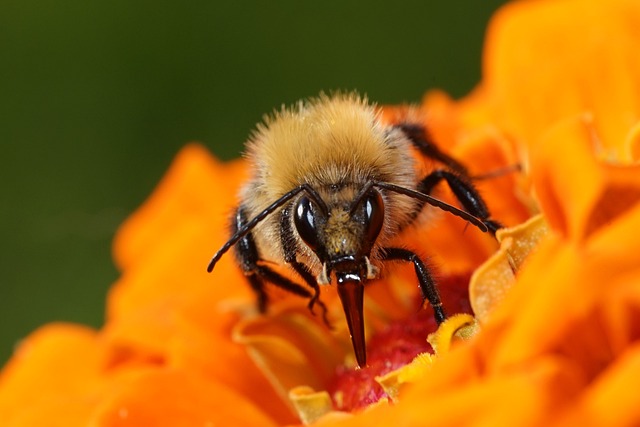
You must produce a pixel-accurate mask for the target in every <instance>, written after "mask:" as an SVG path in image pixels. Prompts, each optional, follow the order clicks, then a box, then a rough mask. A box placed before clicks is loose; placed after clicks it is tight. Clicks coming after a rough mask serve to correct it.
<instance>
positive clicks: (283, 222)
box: [280, 206, 332, 328]
mask: <svg viewBox="0 0 640 427" xmlns="http://www.w3.org/2000/svg"><path fill="white" fill-rule="evenodd" d="M290 212H291V211H290V206H287V207H286V208H284V209H283V210H282V214H281V216H280V242H281V243H282V248H283V250H284V260H285V262H286V263H287V264H289V265H290V266H291V268H293V269H294V271H295V272H296V273H298V275H299V276H300V277H301V278H302V280H304V281H305V283H306V284H307V285H309V287H310V288H311V289H313V296H312V297H311V299H310V300H309V303H308V304H307V307H308V308H309V311H310V312H311V313H312V314H313V315H315V312H314V311H313V308H314V307H315V305H316V304H318V305H319V306H320V308H321V309H322V320H323V321H324V323H325V325H327V327H329V328H332V326H331V323H330V322H329V319H328V317H327V306H326V305H325V304H324V303H323V302H322V301H320V285H318V281H317V280H316V278H315V277H314V275H313V274H312V273H311V271H310V270H309V268H308V267H307V266H306V265H305V264H302V263H301V262H298V260H297V259H296V255H297V250H296V241H295V239H293V238H292V236H293V235H294V234H293V230H292V227H291V220H290V219H289V218H290V216H289V215H290Z"/></svg>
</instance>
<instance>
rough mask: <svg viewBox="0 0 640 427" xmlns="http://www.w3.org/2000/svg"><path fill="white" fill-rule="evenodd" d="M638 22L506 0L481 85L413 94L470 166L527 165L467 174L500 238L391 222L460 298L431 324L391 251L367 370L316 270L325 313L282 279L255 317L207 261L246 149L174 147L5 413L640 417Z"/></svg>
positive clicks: (344, 421) (23, 357) (42, 334)
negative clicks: (100, 288)
mask: <svg viewBox="0 0 640 427" xmlns="http://www.w3.org/2000/svg"><path fill="white" fill-rule="evenodd" d="M577 15H579V18H580V19H576V16H577ZM638 28H640V4H638V2H637V1H633V0H615V1H609V2H605V1H595V0H590V1H583V0H562V1H550V0H549V1H521V2H516V3H512V4H509V5H508V6H506V7H505V8H503V9H502V10H501V11H499V12H498V13H497V14H496V16H495V18H494V20H493V22H492V24H491V26H490V28H489V31H488V36H487V44H486V50H485V62H484V77H483V80H482V82H481V83H480V84H479V86H478V87H477V88H476V89H475V90H474V91H473V92H472V93H471V94H470V95H469V96H467V97H466V98H464V99H462V100H460V101H453V100H451V99H449V98H448V97H447V96H446V95H445V94H443V93H441V92H430V93H428V94H427V95H426V97H425V99H424V102H423V104H422V106H421V108H420V109H419V110H415V111H412V112H411V114H414V115H416V117H418V118H420V119H421V120H423V121H424V123H425V124H426V126H428V128H429V130H430V131H431V133H432V134H433V136H434V139H435V140H436V141H439V142H440V144H441V145H442V147H443V149H445V150H446V151H447V152H448V153H449V154H450V155H452V156H453V157H455V158H456V159H458V160H459V161H461V162H462V163H463V164H465V165H466V166H467V167H468V168H469V171H470V173H471V175H475V176H479V175H483V174H486V173H488V172H491V171H495V170H500V169H502V168H505V167H509V166H512V165H515V164H519V165H521V167H522V171H521V172H519V173H506V174H502V175H499V176H497V177H494V178H491V179H485V180H481V181H479V182H478V187H479V189H480V191H481V192H482V194H483V195H484V196H485V198H486V200H487V203H488V205H489V206H490V208H491V210H492V213H493V214H494V216H495V217H496V218H498V219H500V220H501V221H503V222H504V223H505V224H506V225H507V226H508V227H509V230H507V231H504V232H502V235H501V236H499V237H500V240H501V242H500V245H498V243H497V242H495V241H494V240H492V239H491V238H488V237H487V236H485V235H482V234H481V233H479V232H477V231H476V230H473V229H468V230H465V229H464V224H463V223H461V222H460V220H459V219H457V218H454V217H451V216H448V215H444V214H443V215H440V216H438V217H437V218H433V220H432V224H431V225H432V226H428V225H426V226H424V227H420V228H418V229H416V230H415V232H414V233H411V235H410V236H407V237H406V244H407V245H408V246H411V247H418V248H420V249H421V251H423V252H424V254H426V255H428V256H429V257H430V259H431V260H432V264H434V265H435V266H436V267H437V269H438V271H439V276H440V282H441V289H442V292H443V299H444V300H445V304H446V305H448V306H449V307H451V310H455V311H456V312H461V313H466V314H463V315H462V317H458V316H456V317H454V318H452V319H451V322H448V323H447V326H446V327H445V328H440V329H438V330H437V331H436V327H435V324H434V322H433V319H432V318H431V316H430V313H429V311H428V309H425V310H424V311H418V307H419V302H420V301H419V298H418V296H417V289H416V286H415V278H414V276H412V274H411V271H410V270H405V269H402V268H398V269H395V270H393V271H391V272H390V273H389V274H388V275H387V276H386V277H385V278H384V279H383V280H380V281H376V282H375V283H372V284H371V285H370V286H368V289H367V292H366V298H367V301H366V310H367V313H366V318H367V322H368V323H369V324H368V329H367V330H368V331H370V335H371V336H370V337H368V343H369V346H370V348H369V351H370V365H372V366H371V369H370V370H367V369H369V368H367V369H362V370H359V371H356V370H353V369H352V367H353V360H352V356H351V349H350V343H349V340H348V333H347V331H346V326H345V324H344V322H343V321H341V320H340V319H341V311H340V307H339V304H336V301H337V300H336V297H335V295H334V294H333V291H332V290H331V288H325V289H323V292H322V299H323V301H326V303H327V305H328V307H329V317H330V319H331V321H332V324H333V325H334V330H333V331H332V330H329V329H328V328H327V327H326V325H325V324H324V323H323V322H322V319H320V318H316V317H314V316H312V315H310V314H309V313H308V311H307V310H306V308H305V306H304V305H305V304H304V303H301V301H300V300H299V299H296V298H295V297H291V296H289V295H286V294H284V293H283V294H277V293H275V294H274V297H273V304H272V306H271V308H270V310H269V312H268V313H267V314H266V315H259V313H257V311H256V309H255V304H254V296H253V294H252V292H251V290H250V288H249V286H247V285H246V283H245V280H244V277H243V275H242V273H241V272H240V270H239V269H238V268H237V266H236V265H235V264H234V261H233V259H232V257H225V258H223V259H222V260H221V261H220V263H219V264H218V265H217V266H216V269H215V270H214V273H213V274H212V275H208V274H207V273H206V271H205V266H206V263H207V257H208V256H209V255H210V254H211V250H212V249H215V248H216V247H219V246H220V245H221V244H222V243H224V241H225V240H226V238H227V218H228V216H229V213H230V212H231V211H232V209H233V206H234V205H235V204H236V203H237V199H236V191H237V188H238V187H239V186H240V184H241V183H242V182H243V181H244V180H245V179H246V178H247V175H248V171H247V170H246V164H245V163H244V162H243V161H235V162H231V163H228V164H222V163H220V162H218V161H217V160H215V159H214V158H213V157H212V156H211V155H210V154H209V153H207V152H206V150H205V149H203V148H202V147H200V146H198V145H189V146H187V147H185V148H184V149H183V150H182V151H181V153H180V154H179V155H178V156H177V158H176V159H175V161H174V164H173V165H172V167H171V169H170V170H169V171H168V173H167V175H166V176H165V178H164V179H163V180H162V182H161V183H160V184H159V186H158V188H157V189H156V190H155V192H154V193H153V195H152V196H151V197H150V198H149V199H148V200H147V202H146V203H145V204H144V205H143V206H142V207H141V208H140V209H139V210H138V211H137V212H136V213H134V214H133V215H132V216H131V217H130V218H129V219H128V220H127V221H126V222H125V224H123V226H122V228H121V230H120V231H119V233H118V236H117V238H116V241H115V244H114V257H115V260H116V263H117V264H118V266H119V268H120V270H121V272H122V273H121V277H120V279H119V280H118V282H117V283H116V284H115V285H114V287H113V289H112V291H111V292H110V295H109V299H108V302H107V314H108V316H107V321H106V324H105V326H104V327H103V328H102V329H100V330H98V331H95V330H91V329H89V328H85V327H81V326H77V325H70V324H51V325H46V326H44V327H42V328H41V329H39V330H38V331H36V332H34V333H33V334H32V335H31V336H29V337H28V338H26V339H25V340H24V342H23V343H22V344H21V345H20V346H19V348H18V349H17V351H16V354H15V355H14V357H13V358H12V359H11V360H10V361H9V363H8V364H7V365H6V366H5V367H4V369H3V371H2V373H1V374H0V424H2V425H6V426H21V425H40V424H43V425H61V426H62V425H64V426H72V425H96V426H116V425H118V426H120V425H167V426H170V425H215V424H222V423H224V424H229V425H238V426H241V425H251V426H260V425H265V426H272V425H273V426H275V425H287V424H295V423H299V422H301V421H304V422H307V423H311V422H315V423H318V425H344V426H349V425H424V424H426V423H429V424H433V425H443V426H445V425H513V424H516V423H517V424H518V425H547V424H549V425H580V424H585V425H586V424H593V425H636V424H638V423H639V422H640V409H639V407H638V405H637V404H636V402H635V401H636V400H637V399H635V395H634V394H633V392H632V391H631V390H632V386H633V385H634V380H635V378H637V377H638V376H640V347H639V346H638V343H639V338H640V328H639V327H638V325H640V285H639V284H640V262H639V260H640V259H639V258H640V256H639V255H638V254H639V253H640V243H639V240H638V239H637V238H636V236H635V235H636V229H637V228H638V227H639V226H640V203H639V202H640V166H639V165H638V157H639V156H640V96H639V94H640V90H638V89H639V86H640V56H638V55H637V52H636V51H637V46H638V45H639V44H640V31H639V30H638ZM384 114H385V117H387V118H388V119H389V120H393V118H394V117H396V116H397V115H398V114H408V112H407V111H406V109H404V108H403V107H387V108H385V111H384ZM441 196H442V197H443V198H444V199H445V200H451V201H453V199H452V198H451V195H450V194H447V192H446V191H443V192H442V194H441ZM532 217H535V218H534V219H531V218H532ZM434 224H435V226H434ZM521 224H522V225H521ZM425 242H428V245H427V244H425ZM474 271H475V273H474ZM472 273H473V279H471V289H470V291H469V289H468V283H469V277H471V275H472ZM416 313H417V314H416ZM471 314H474V315H475V317H476V319H477V323H476V321H472V320H470V319H469V317H465V316H470V315H471ZM478 324H479V330H478V329H477V325H478ZM429 333H433V335H431V338H430V339H429V341H428V342H427V341H426V336H427V335H428V334H429ZM459 336H463V337H465V339H464V340H463V339H460V338H456V337H459ZM434 350H435V351H434ZM434 353H435V355H434ZM374 366H377V367H376V368H374ZM403 366H404V367H403ZM389 402H393V403H392V404H389ZM294 408H297V409H298V410H300V414H302V415H301V417H298V415H297V413H296V412H295V410H294ZM301 408H302V409H301Z"/></svg>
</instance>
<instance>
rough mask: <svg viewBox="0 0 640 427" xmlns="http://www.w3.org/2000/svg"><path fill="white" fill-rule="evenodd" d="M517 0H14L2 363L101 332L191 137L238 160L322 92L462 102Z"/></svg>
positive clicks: (8, 42)
mask: <svg viewBox="0 0 640 427" xmlns="http://www.w3.org/2000/svg"><path fill="white" fill-rule="evenodd" d="M501 3H503V1H498V0H491V1H490V0H485V1H482V2H470V1H462V0H454V1H451V2H429V1H424V0H412V1H405V2H395V3H393V4H392V3H391V2H375V1H374V2H368V3H365V2H356V1H342V2H337V1H330V2H310V1H308V2H301V1H294V0H284V1H269V2H267V1H239V2H213V1H204V0H196V1H190V2H182V3H180V2H169V1H149V0H139V1H125V0H113V1H110V2H97V1H87V0H63V1H61V2H54V1H51V0H38V1H35V0H3V1H2V2H1V3H0V53H1V56H0V58H2V66H0V141H1V143H2V169H1V172H0V173H1V174H2V177H1V178H2V179H1V181H0V182H1V184H0V185H2V198H3V203H2V209H0V224H1V227H0V232H1V233H2V235H1V239H0V241H1V244H2V246H1V249H0V250H1V254H0V265H1V273H2V275H1V276H0V277H1V279H0V290H1V295H0V363H1V362H2V361H4V360H6V358H7V357H8V356H9V355H10V353H11V350H12V347H13V346H14V344H15V343H16V342H18V340H19V339H20V338H21V337H23V336H25V335H26V334H27V333H29V332H30V331H31V330H33V329H34V328H36V327H37V326H38V325H40V324H42V323H45V322H49V321H57V320H60V321H73V322H81V323H86V324H90V325H94V326H99V325H100V323H101V321H102V316H103V307H104V299H105V295H106V292H107V290H108V288H109V286H110V284H111V283H113V282H114V281H115V280H116V278H117V272H116V270H115V269H114V267H113V264H112V262H111V255H110V242H111V239H112V237H113V234H114V232H115V230H116V228H117V226H118V224H119V223H120V222H121V221H122V220H123V219H124V218H125V217H126V216H127V215H128V214H129V213H130V212H132V211H133V210H134V209H135V208H136V206H137V205H139V204H140V203H141V202H142V201H143V200H144V199H145V197H146V196H147V195H148V194H149V193H150V192H151V191H152V189H153V188H154V185H155V184H156V183H157V182H158V180H159V179H160V177H161V176H162V174H163V171H165V170H166V168H167V167H168V165H169V164H170V162H171V159H172V157H173V156H174V154H175V153H176V152H177V151H178V150H179V148H180V147H181V146H182V145H184V144H185V143H186V142H188V141H192V140H199V141H202V142H203V143H205V144H206V145H207V146H209V147H210V148H211V150H212V151H213V152H215V153H216V154H217V155H219V156H220V157H222V158H224V159H229V158H232V157H235V156H237V155H238V153H239V152H240V150H241V147H242V142H243V141H244V139H245V138H246V136H247V135H248V134H249V132H250V130H251V129H252V127H253V126H254V124H255V123H256V122H257V121H258V120H260V119H261V117H262V115H263V114H264V113H267V112H270V111H272V110H273V109H274V108H275V107H278V106H279V105H281V104H283V103H285V104H289V103H292V102H294V101H295V100H297V99H299V98H302V97H307V96H310V95H315V94H317V93H318V92H319V91H321V90H332V89H357V90H359V91H361V92H363V93H367V94H368V95H369V97H370V98H371V99H372V100H375V101H377V102H380V103H399V102H415V101H419V100H420V98H421V96H422V95H423V93H424V92H425V91H426V90H427V89H429V88H442V89H444V90H446V91H447V92H448V93H450V94H452V95H453V96H456V97H458V96H462V95H464V94H465V93H467V92H468V91H469V90H470V89H471V88H472V87H473V86H474V85H475V83H476V82H477V81H478V80H479V78H480V67H481V65H480V64H481V62H480V56H481V46H482V41H483V35H484V31H485V27H486V23H487V21H488V19H489V17H490V15H491V14H492V12H493V11H494V10H495V9H496V8H497V7H498V6H499V5H500V4H501ZM212 249H214V248H212Z"/></svg>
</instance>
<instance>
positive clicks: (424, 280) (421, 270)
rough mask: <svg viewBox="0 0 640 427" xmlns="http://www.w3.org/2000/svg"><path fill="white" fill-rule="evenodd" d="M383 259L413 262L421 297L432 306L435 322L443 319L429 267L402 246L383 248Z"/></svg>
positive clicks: (436, 289) (436, 288) (440, 303)
mask: <svg viewBox="0 0 640 427" xmlns="http://www.w3.org/2000/svg"><path fill="white" fill-rule="evenodd" d="M382 259H383V260H385V261H395V260H397V261H407V262H411V263H413V268H414V269H415V271H416V276H418V283H419V284H420V291H421V292H422V298H423V301H424V300H428V301H429V304H430V305H431V307H432V308H433V317H434V318H435V320H436V323H437V324H438V325H439V324H441V323H442V322H444V321H445V319H446V318H447V315H446V313H445V311H444V307H443V306H442V302H441V301H440V294H439V293H438V287H437V286H436V282H435V281H434V280H433V277H432V276H431V273H430V272H429V269H428V268H427V266H426V265H425V263H424V262H423V261H422V260H421V259H420V257H418V255H416V254H415V253H414V252H411V251H409V250H407V249H402V248H384V252H383V257H382Z"/></svg>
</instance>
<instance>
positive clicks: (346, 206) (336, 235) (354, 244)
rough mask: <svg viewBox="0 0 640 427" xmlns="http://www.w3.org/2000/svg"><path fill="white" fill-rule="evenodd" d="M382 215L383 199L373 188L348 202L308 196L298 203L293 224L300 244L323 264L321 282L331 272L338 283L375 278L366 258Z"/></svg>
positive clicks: (380, 228) (369, 252) (379, 229)
mask: <svg viewBox="0 0 640 427" xmlns="http://www.w3.org/2000/svg"><path fill="white" fill-rule="evenodd" d="M384 215H385V213H384V201H383V199H382V196H381V194H380V192H379V191H378V190H377V189H375V188H373V187H372V186H365V188H364V189H363V190H362V191H360V192H359V193H358V194H357V195H356V196H355V197H353V198H352V199H351V200H349V201H344V200H342V201H341V200H340V199H338V200H336V201H334V202H332V203H329V204H327V203H324V201H322V200H315V197H309V196H308V195H307V194H303V195H302V196H301V197H300V198H299V199H298V200H297V202H296V205H295V209H294V215H293V222H294V225H295V228H296V230H297V232H298V234H299V235H300V238H301V239H302V241H303V242H304V243H305V244H306V245H307V246H308V247H309V248H310V249H311V250H312V251H313V252H314V253H315V254H316V255H317V256H318V259H319V260H320V262H321V263H322V264H323V272H322V273H321V274H320V276H319V277H318V279H319V282H320V283H328V282H329V281H330V279H329V277H330V274H331V273H332V272H335V274H336V279H337V280H338V281H339V282H340V281H342V280H343V279H344V278H345V277H350V278H352V279H354V278H358V280H364V279H369V278H372V276H375V273H374V271H373V270H374V267H373V266H372V265H371V264H370V263H369V255H370V254H371V250H372V248H373V245H374V244H375V241H376V239H377V238H378V235H379V234H380V231H381V230H382V226H383V223H384Z"/></svg>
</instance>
